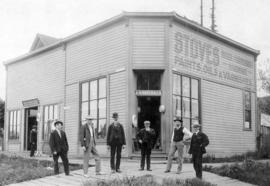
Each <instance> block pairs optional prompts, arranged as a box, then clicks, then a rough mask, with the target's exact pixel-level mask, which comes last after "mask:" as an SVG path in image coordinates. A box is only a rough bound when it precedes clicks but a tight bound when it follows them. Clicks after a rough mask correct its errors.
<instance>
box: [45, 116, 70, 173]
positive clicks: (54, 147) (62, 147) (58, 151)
mask: <svg viewBox="0 0 270 186" xmlns="http://www.w3.org/2000/svg"><path fill="white" fill-rule="evenodd" d="M54 126H55V130H54V131H53V132H52V133H51V135H50V147H51V151H52V154H53V161H54V174H59V166H58V158H59V156H60V157H61V159H62V162H63V165H64V171H65V174H66V175H67V176H68V175H69V163H68V156H67V152H68V141H67V136H66V133H65V132H64V131H63V130H62V127H63V122H62V121H56V122H55V123H54Z"/></svg>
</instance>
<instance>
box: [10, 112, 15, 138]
mask: <svg viewBox="0 0 270 186" xmlns="http://www.w3.org/2000/svg"><path fill="white" fill-rule="evenodd" d="M13 113H14V112H13V111H12V112H10V116H9V136H10V138H12V137H13V126H14V125H13Z"/></svg>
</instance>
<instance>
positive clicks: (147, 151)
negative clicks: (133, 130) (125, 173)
mask: <svg viewBox="0 0 270 186" xmlns="http://www.w3.org/2000/svg"><path fill="white" fill-rule="evenodd" d="M144 127H145V128H143V129H141V130H140V131H139V132H138V134H137V139H138V141H139V143H140V144H141V168H140V169H139V170H140V171H142V170H144V164H145V155H146V164H147V170H148V171H152V170H151V169H150V155H151V149H152V147H153V141H154V139H155V135H156V134H155V130H154V129H151V128H150V121H144Z"/></svg>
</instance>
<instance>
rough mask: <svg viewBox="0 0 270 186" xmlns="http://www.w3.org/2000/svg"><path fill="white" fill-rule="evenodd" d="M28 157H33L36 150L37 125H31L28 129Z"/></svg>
mask: <svg viewBox="0 0 270 186" xmlns="http://www.w3.org/2000/svg"><path fill="white" fill-rule="evenodd" d="M29 141H30V157H33V156H34V154H35V151H36V150H37V126H36V125H33V127H32V130H31V131H30V140H29Z"/></svg>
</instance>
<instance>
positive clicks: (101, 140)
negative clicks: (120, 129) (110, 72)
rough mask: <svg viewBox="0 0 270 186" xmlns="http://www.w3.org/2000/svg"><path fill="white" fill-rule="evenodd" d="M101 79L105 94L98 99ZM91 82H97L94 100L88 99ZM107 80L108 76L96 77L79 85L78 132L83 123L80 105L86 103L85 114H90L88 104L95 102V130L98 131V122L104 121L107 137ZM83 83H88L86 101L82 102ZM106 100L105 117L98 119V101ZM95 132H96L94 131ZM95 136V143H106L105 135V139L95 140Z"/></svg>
mask: <svg viewBox="0 0 270 186" xmlns="http://www.w3.org/2000/svg"><path fill="white" fill-rule="evenodd" d="M101 79H105V89H106V90H105V93H106V95H105V97H99V96H100V95H99V88H100V83H99V81H100V80H101ZM93 81H97V86H96V89H97V95H96V98H95V99H91V98H90V91H91V90H90V88H91V85H90V84H91V82H93ZM108 81H109V78H108V76H107V75H103V76H99V77H96V78H91V79H88V80H85V81H81V82H80V83H79V122H78V123H79V132H80V129H81V126H82V123H83V118H82V103H86V102H87V103H88V108H87V109H88V112H87V114H90V102H91V101H96V108H97V111H96V112H97V114H96V116H97V117H96V119H95V121H96V128H95V129H98V127H99V121H100V120H105V121H106V124H107V125H106V135H107V131H108V126H109V124H108V119H109V116H108V100H109V95H108V93H109V92H108V84H109V82H108ZM84 83H88V100H84V101H83V100H82V98H83V95H82V94H83V92H82V87H83V86H82V85H83V84H84ZM104 99H105V100H106V109H105V111H106V114H105V117H102V118H99V101H100V100H104ZM95 132H96V131H95ZM95 135H96V142H97V143H106V135H105V137H104V138H97V133H95ZM79 136H80V134H79ZM79 141H80V139H79Z"/></svg>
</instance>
